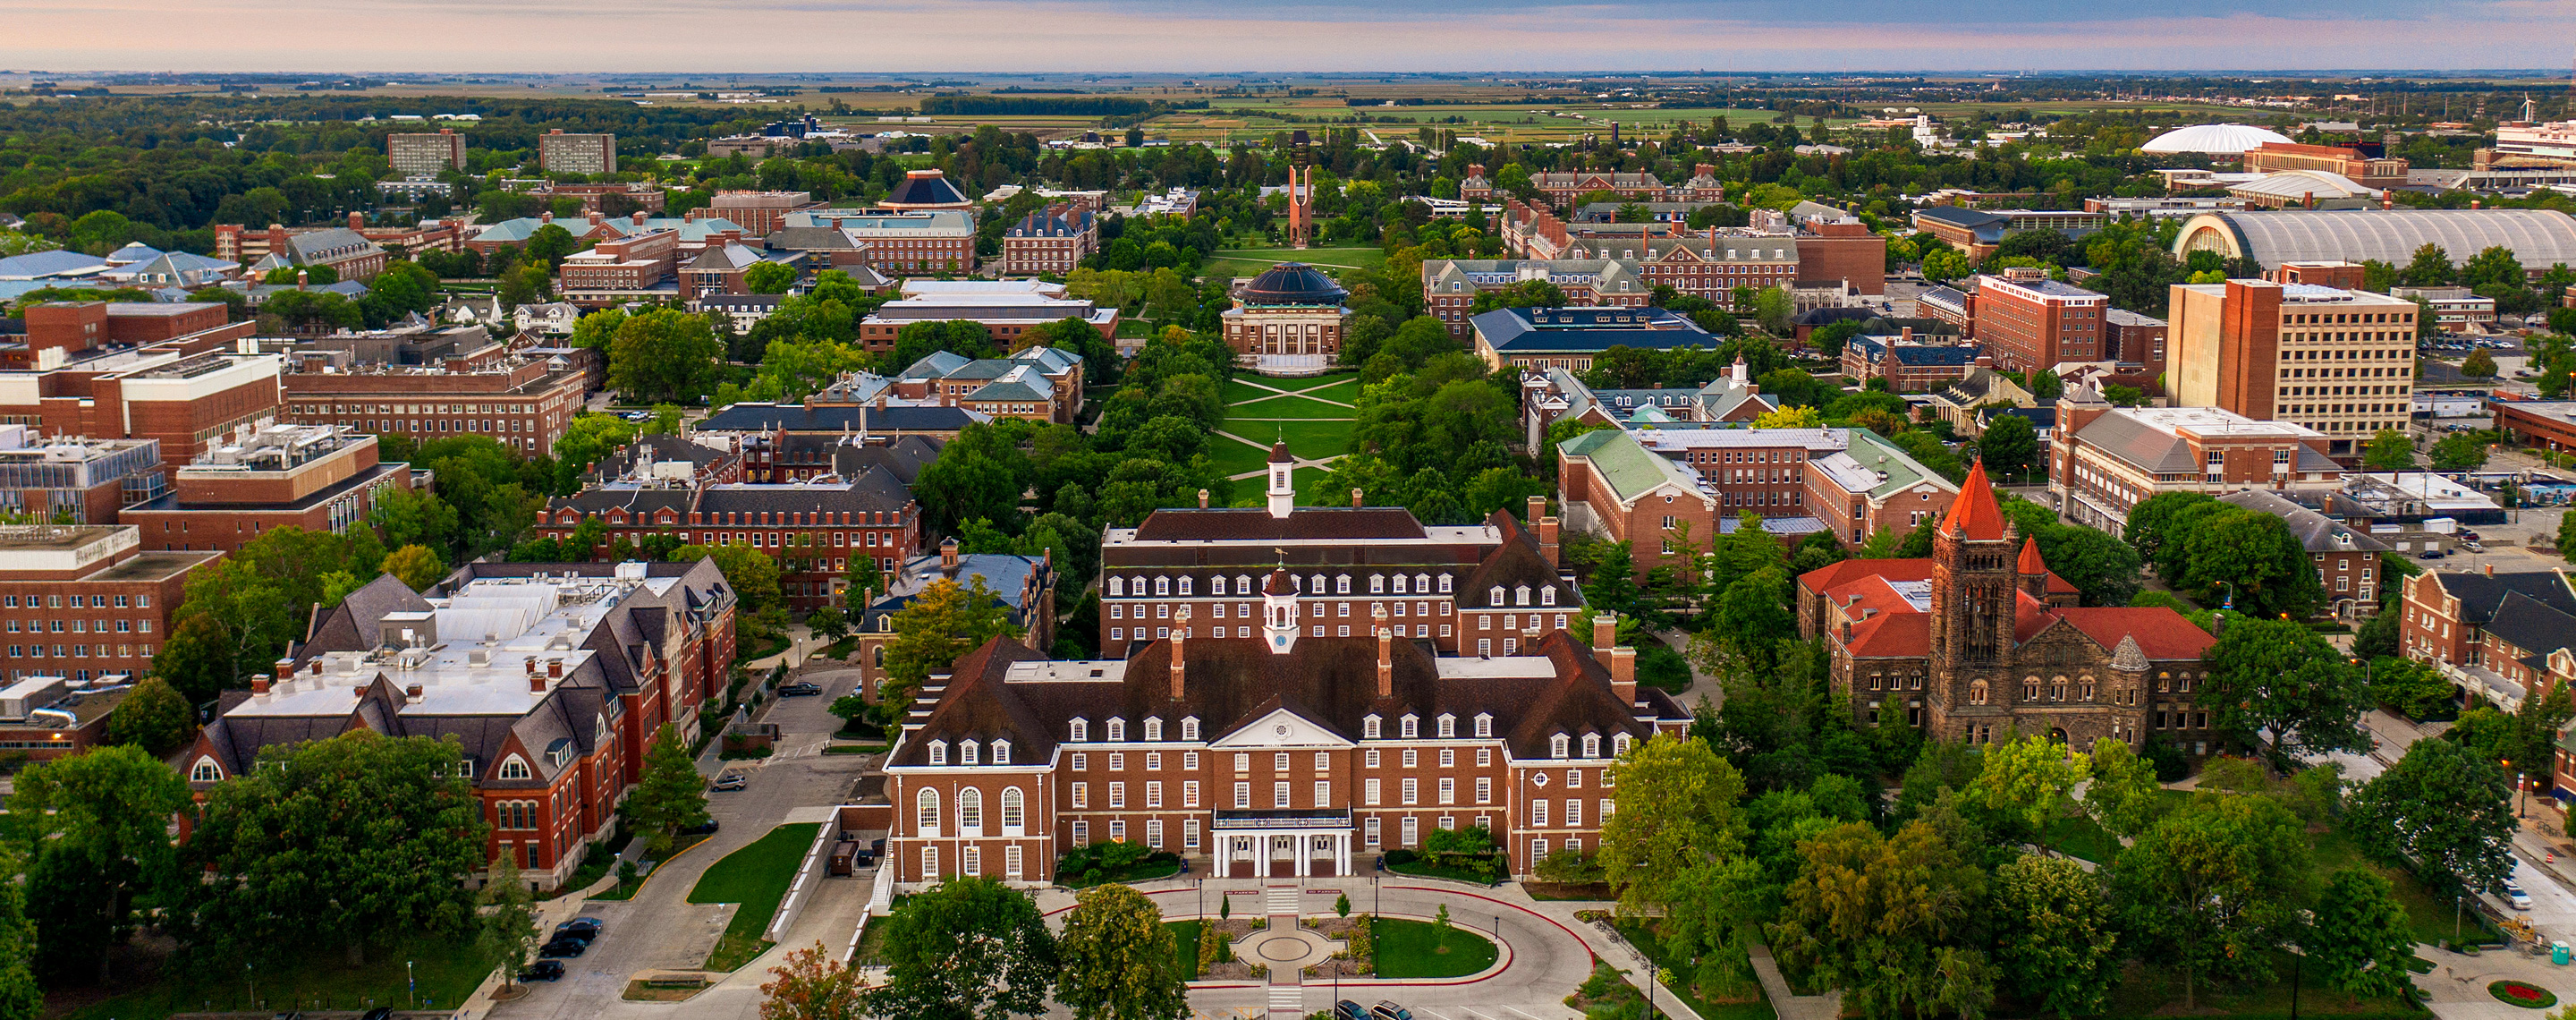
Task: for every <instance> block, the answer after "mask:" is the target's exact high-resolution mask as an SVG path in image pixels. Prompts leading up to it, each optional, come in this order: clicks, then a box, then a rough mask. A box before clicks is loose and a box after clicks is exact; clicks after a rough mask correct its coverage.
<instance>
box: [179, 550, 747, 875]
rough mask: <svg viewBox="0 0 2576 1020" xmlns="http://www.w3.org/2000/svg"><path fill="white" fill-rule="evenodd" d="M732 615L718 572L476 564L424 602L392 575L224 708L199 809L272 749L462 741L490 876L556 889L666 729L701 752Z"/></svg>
mask: <svg viewBox="0 0 2576 1020" xmlns="http://www.w3.org/2000/svg"><path fill="white" fill-rule="evenodd" d="M735 608H736V600H735V596H734V593H733V589H732V587H731V586H730V585H727V584H725V583H724V575H723V574H722V572H720V571H718V570H717V569H716V566H715V562H714V561H713V560H700V561H698V562H696V563H477V564H473V565H470V566H468V567H466V568H465V569H463V570H460V571H458V572H457V573H456V574H454V575H453V576H451V577H449V578H448V579H447V581H446V582H444V583H443V584H441V585H440V586H439V587H437V588H434V589H432V590H431V592H430V593H429V594H428V595H427V596H423V595H421V594H415V593H414V592H412V590H411V589H410V588H408V587H405V586H404V585H403V583H402V582H401V581H400V580H398V579H396V578H394V577H393V576H392V575H386V576H384V577H380V578H377V579H376V580H375V582H374V583H371V584H369V585H367V586H365V587H363V588H360V589H358V590H357V591H355V592H352V593H350V595H349V597H348V598H347V599H345V600H343V601H342V602H341V603H340V604H339V605H337V606H333V607H332V608H331V609H329V610H327V611H323V612H318V613H316V614H315V615H314V618H313V621H312V625H311V628H310V629H309V631H308V632H307V634H306V637H305V640H304V642H303V643H301V644H299V645H298V646H296V653H295V654H296V657H295V658H292V659H285V660H281V661H279V662H278V663H277V664H276V669H275V671H274V673H273V674H271V675H263V676H259V677H255V678H253V680H252V682H251V688H250V690H248V691H239V690H235V691H227V692H225V693H224V695H223V697H222V699H221V700H220V702H219V703H218V707H217V712H216V718H215V721H214V722H213V723H212V724H210V725H208V726H207V727H206V728H205V729H204V730H203V731H201V732H199V733H198V735H197V742H196V744H195V746H193V747H192V748H190V749H189V750H187V751H186V752H184V753H183V754H182V756H181V757H180V759H179V760H180V762H181V763H182V768H183V769H184V770H185V771H186V774H187V777H188V781H189V785H190V786H191V787H193V788H194V789H196V790H197V791H199V792H200V793H203V792H204V791H206V790H208V789H210V788H212V787H213V786H214V785H215V784H217V783H220V782H223V781H225V780H227V779H230V778H233V777H235V776H239V775H242V774H243V773H245V772H247V771H248V770H249V769H250V768H251V767H252V766H253V764H254V763H255V762H256V761H257V760H258V756H259V751H260V749H261V748H264V747H268V746H271V745H278V744H290V743H296V742H301V741H307V740H316V739H324V738H328V737H333V736H337V735H340V734H343V733H349V732H353V731H357V730H366V731H369V732H373V733H377V734H381V735H384V736H388V737H411V736H426V737H433V738H441V739H449V740H457V741H461V742H462V743H463V745H464V746H463V752H464V757H465V764H466V766H467V767H468V768H469V769H470V770H471V772H472V776H473V783H474V791H475V795H476V796H477V797H479V798H480V799H481V800H482V801H483V805H484V821H485V823H486V824H487V825H489V826H490V827H491V831H490V835H489V837H488V838H489V841H490V842H489V847H488V851H487V859H497V858H498V857H499V856H500V855H501V854H503V853H509V854H511V855H512V856H513V857H514V858H515V860H516V863H517V864H518V865H519V866H520V867H521V868H522V869H524V870H525V872H526V878H527V879H528V880H530V881H531V882H532V883H533V884H534V885H536V886H537V887H539V888H554V887H557V886H560V885H561V884H562V883H563V882H564V881H565V880H566V879H569V878H570V877H572V873H573V871H574V869H576V868H577V867H579V865H580V863H581V860H582V858H583V857H584V856H585V854H586V853H587V851H588V849H589V846H590V844H591V842H592V841H594V840H596V839H599V838H601V837H602V836H603V835H604V834H605V833H606V832H607V831H608V830H609V829H610V828H612V827H613V825H614V822H615V818H616V809H617V804H618V802H619V801H622V800H624V799H625V797H626V794H627V793H628V792H629V791H630V790H631V789H632V788H633V787H634V785H635V783H636V781H637V780H638V778H639V777H640V776H641V774H642V769H643V762H644V753H645V751H646V749H647V748H648V747H649V746H650V745H651V743H652V741H653V737H654V734H655V732H656V731H657V730H659V729H660V727H661V726H662V724H664V723H671V724H673V725H674V726H675V727H676V728H677V729H678V730H679V732H680V735H681V737H682V738H683V739H691V738H694V737H695V736H696V735H697V729H698V711H697V710H698V706H700V705H702V704H705V703H706V702H707V701H708V700H709V699H711V698H713V697H715V696H716V695H717V693H718V692H719V691H720V690H721V689H722V687H723V685H724V684H725V682H726V680H727V678H728V677H729V676H730V674H731V673H732V668H733V650H734V611H735ZM495 627H498V628H499V630H497V631H496V630H494V629H493V628H495Z"/></svg>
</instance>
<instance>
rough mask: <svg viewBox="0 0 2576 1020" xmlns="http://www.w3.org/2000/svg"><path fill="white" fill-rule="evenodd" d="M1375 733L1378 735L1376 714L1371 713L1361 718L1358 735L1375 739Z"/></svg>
mask: <svg viewBox="0 0 2576 1020" xmlns="http://www.w3.org/2000/svg"><path fill="white" fill-rule="evenodd" d="M1377 735H1378V717H1377V716H1374V715H1371V716H1367V717H1365V718H1362V719H1361V720H1360V736H1361V737H1363V738H1366V739H1369V740H1376V739H1377Z"/></svg>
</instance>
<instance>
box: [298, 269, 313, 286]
mask: <svg viewBox="0 0 2576 1020" xmlns="http://www.w3.org/2000/svg"><path fill="white" fill-rule="evenodd" d="M312 275H313V274H311V273H308V272H305V271H304V270H301V269H298V270H296V271H295V289H297V290H303V289H304V284H305V282H306V281H307V280H308V279H310V278H311V277H312Z"/></svg>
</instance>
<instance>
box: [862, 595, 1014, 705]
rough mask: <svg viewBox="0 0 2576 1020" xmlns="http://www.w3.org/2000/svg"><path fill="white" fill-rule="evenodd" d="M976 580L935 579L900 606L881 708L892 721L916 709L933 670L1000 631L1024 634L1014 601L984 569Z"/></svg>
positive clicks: (889, 646) (879, 689) (881, 686)
mask: <svg viewBox="0 0 2576 1020" xmlns="http://www.w3.org/2000/svg"><path fill="white" fill-rule="evenodd" d="M970 580H971V583H970V584H968V585H960V584H958V583H957V582H955V581H952V580H948V579H946V578H942V579H940V580H936V581H932V582H930V585H929V586H928V587H926V588H923V589H922V590H921V592H920V593H919V594H916V595H914V596H913V597H912V601H910V602H908V603H905V604H904V607H903V608H901V609H898V610H895V612H894V616H893V618H892V619H893V623H894V633H895V638H894V640H893V641H890V642H887V643H886V650H885V670H886V678H885V681H884V682H883V683H881V684H879V685H878V686H877V706H878V711H879V713H880V715H881V716H882V717H883V720H884V721H885V722H886V723H887V724H888V725H891V724H893V723H894V722H895V721H897V720H900V719H902V718H903V717H904V714H905V713H907V712H910V711H911V710H912V692H914V691H916V690H919V689H920V687H921V682H922V681H923V680H926V679H929V677H930V674H931V673H933V672H935V671H938V670H942V669H946V668H948V666H949V664H950V663H953V662H956V661H957V658H958V656H961V655H964V654H966V653H968V652H971V651H974V650H975V649H976V648H978V647H981V646H982V645H983V644H984V642H986V641H990V640H992V639H993V638H994V637H996V636H1003V635H1007V636H1010V637H1014V638H1016V637H1018V636H1020V628H1019V627H1017V626H1016V625H1013V624H1012V623H1011V619H1010V607H1009V606H1006V605H1004V604H1002V600H1001V599H999V598H996V597H994V595H993V590H992V589H990V588H987V587H985V586H984V577H983V575H981V574H977V575H975V576H974V577H973V578H971V579H970Z"/></svg>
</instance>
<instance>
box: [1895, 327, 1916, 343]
mask: <svg viewBox="0 0 2576 1020" xmlns="http://www.w3.org/2000/svg"><path fill="white" fill-rule="evenodd" d="M1896 342H1898V343H1913V342H1914V327H1912V326H1907V327H1905V328H1903V329H1899V330H1897V331H1896Z"/></svg>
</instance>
